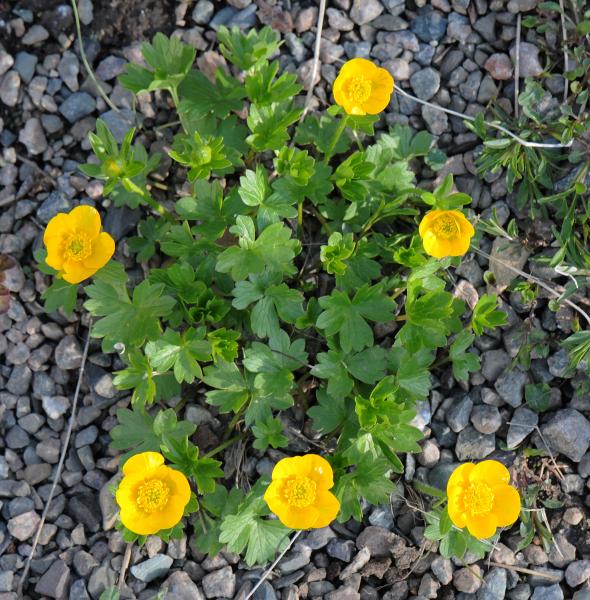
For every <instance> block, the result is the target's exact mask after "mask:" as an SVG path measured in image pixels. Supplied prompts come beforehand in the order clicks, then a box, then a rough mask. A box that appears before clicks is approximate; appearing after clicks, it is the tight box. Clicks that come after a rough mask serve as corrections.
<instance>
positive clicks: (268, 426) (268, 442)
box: [252, 418, 289, 452]
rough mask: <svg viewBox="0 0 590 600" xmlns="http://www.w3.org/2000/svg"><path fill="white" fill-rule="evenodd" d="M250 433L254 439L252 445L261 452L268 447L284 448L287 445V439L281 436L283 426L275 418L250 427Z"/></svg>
mask: <svg viewBox="0 0 590 600" xmlns="http://www.w3.org/2000/svg"><path fill="white" fill-rule="evenodd" d="M252 433H253V434H254V436H255V437H256V440H255V441H254V443H253V444H252V445H253V446H254V448H256V449H257V450H261V451H262V452H264V451H265V450H266V449H267V448H268V447H269V446H272V447H273V448H284V447H285V446H287V445H288V443H289V438H287V437H286V436H284V435H283V424H282V423H281V422H280V421H279V419H277V418H270V419H266V420H264V421H259V422H258V423H257V424H256V425H254V426H253V427H252Z"/></svg>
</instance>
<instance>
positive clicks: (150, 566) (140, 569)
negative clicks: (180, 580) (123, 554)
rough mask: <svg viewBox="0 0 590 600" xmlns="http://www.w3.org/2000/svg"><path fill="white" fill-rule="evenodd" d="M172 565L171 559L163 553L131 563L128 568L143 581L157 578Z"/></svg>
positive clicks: (164, 573) (147, 581) (146, 581)
mask: <svg viewBox="0 0 590 600" xmlns="http://www.w3.org/2000/svg"><path fill="white" fill-rule="evenodd" d="M171 566H172V559H171V558H170V557H169V556H166V555H165V554H156V555H155V556H153V557H152V558H148V560H145V561H143V562H142V563H139V564H138V565H133V566H132V567H131V569H130V571H131V573H132V574H133V576H134V577H136V578H137V579H139V580H140V581H144V582H145V583H149V582H150V581H153V580H154V579H159V578H160V577H163V576H164V575H166V573H168V571H169V570H170V567H171Z"/></svg>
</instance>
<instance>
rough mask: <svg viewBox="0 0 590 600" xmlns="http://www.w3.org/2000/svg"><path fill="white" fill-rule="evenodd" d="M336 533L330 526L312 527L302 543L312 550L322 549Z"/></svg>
mask: <svg viewBox="0 0 590 600" xmlns="http://www.w3.org/2000/svg"><path fill="white" fill-rule="evenodd" d="M335 537H336V534H335V533H334V532H333V531H332V530H331V529H330V527H322V528H321V529H312V530H311V531H310V532H309V533H308V534H307V535H306V536H305V538H303V540H302V543H303V544H305V545H306V546H307V547H308V548H309V549H310V550H321V549H322V548H325V547H326V546H327V545H328V542H329V541H330V540H331V539H333V538H335ZM279 564H280V563H279Z"/></svg>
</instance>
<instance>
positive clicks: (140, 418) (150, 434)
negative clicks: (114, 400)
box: [111, 408, 160, 463]
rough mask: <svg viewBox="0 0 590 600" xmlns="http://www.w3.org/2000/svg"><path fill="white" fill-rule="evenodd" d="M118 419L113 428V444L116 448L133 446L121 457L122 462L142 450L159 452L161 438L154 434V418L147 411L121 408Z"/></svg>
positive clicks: (122, 448)
mask: <svg viewBox="0 0 590 600" xmlns="http://www.w3.org/2000/svg"><path fill="white" fill-rule="evenodd" d="M117 421H118V424H117V425H115V427H113V429H111V446H112V447H113V448H115V449H116V450H127V449H129V448H131V450H130V451H129V452H127V454H125V455H124V456H123V457H121V462H122V463H124V462H125V461H126V460H127V459H128V458H129V457H130V456H133V455H134V454H139V453H140V452H159V450H160V438H159V437H158V436H157V435H155V434H154V430H153V423H154V420H153V419H152V417H150V416H149V415H148V414H147V413H145V412H143V411H140V410H136V409H134V410H129V409H127V408H119V409H118V410H117Z"/></svg>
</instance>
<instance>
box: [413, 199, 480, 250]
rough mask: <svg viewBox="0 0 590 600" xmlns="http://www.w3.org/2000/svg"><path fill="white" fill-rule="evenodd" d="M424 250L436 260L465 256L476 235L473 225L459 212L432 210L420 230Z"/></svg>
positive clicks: (425, 217)
mask: <svg viewBox="0 0 590 600" xmlns="http://www.w3.org/2000/svg"><path fill="white" fill-rule="evenodd" d="M418 231H419V232H420V237H421V238H422V243H423V244H424V250H425V251H426V253H427V254H430V256H434V257H435V258H444V257H445V256H463V255H464V254H465V253H466V252H467V250H469V244H470V243H471V238H472V237H473V236H474V234H475V229H473V225H472V224H471V223H470V222H469V221H468V220H467V219H466V217H465V215H464V214H463V213H462V212H460V211H458V210H431V211H429V212H427V213H426V214H425V215H424V218H423V219H422V221H421V222H420V227H419V229H418Z"/></svg>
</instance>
